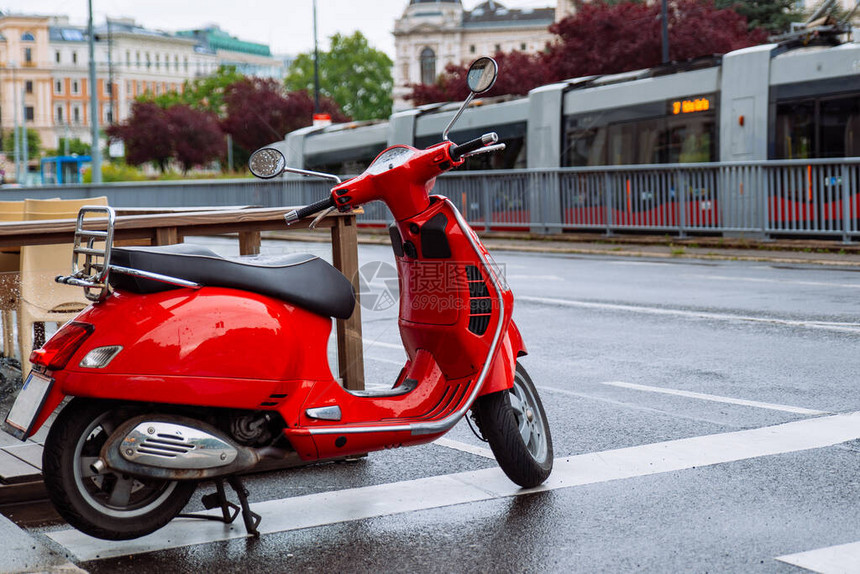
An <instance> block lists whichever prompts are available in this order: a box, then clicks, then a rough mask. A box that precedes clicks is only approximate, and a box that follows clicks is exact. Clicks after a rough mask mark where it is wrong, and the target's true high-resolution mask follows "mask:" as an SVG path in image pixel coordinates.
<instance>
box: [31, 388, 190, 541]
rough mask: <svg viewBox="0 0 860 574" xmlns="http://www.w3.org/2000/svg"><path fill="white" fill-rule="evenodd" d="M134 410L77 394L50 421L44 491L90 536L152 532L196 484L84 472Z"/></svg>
mask: <svg viewBox="0 0 860 574" xmlns="http://www.w3.org/2000/svg"><path fill="white" fill-rule="evenodd" d="M138 414H141V411H140V410H139V409H135V408H134V407H129V406H121V405H117V404H115V403H109V402H105V401H95V400H91V399H79V398H78V399H74V400H72V401H71V402H70V403H69V404H68V405H66V407H65V408H64V409H63V410H62V411H61V412H60V414H59V416H57V420H56V421H54V424H53V425H51V430H50V432H49V433H48V438H47V440H46V441H45V449H44V451H43V454H42V474H43V477H44V480H45V486H46V488H47V490H48V495H49V496H50V498H51V502H53V503H54V507H55V508H56V509H57V512H59V513H60V516H62V517H63V518H65V519H66V521H68V523H69V524H71V525H72V526H74V527H75V528H77V529H78V530H80V531H82V532H85V533H86V534H89V535H90V536H95V537H96V538H102V539H105V540H128V539H131V538H138V537H140V536H144V535H146V534H149V533H151V532H154V531H156V530H158V529H159V528H161V527H162V526H164V525H165V524H167V523H168V522H170V520H171V519H172V518H173V517H175V516H176V515H177V514H179V512H180V511H181V510H182V509H183V508H184V507H185V505H186V504H187V503H188V499H189V498H191V495H192V494H194V490H195V489H196V488H197V483H196V482H194V481H166V480H157V479H151V478H135V477H131V476H127V475H121V474H117V473H113V472H110V471H105V472H102V473H101V474H98V475H96V474H95V473H94V472H93V471H92V470H90V468H89V467H90V465H91V464H92V463H93V462H94V461H95V460H96V458H97V457H98V454H99V452H100V450H101V447H102V445H103V444H104V442H105V441H106V440H107V437H108V436H109V434H110V432H112V431H113V430H114V429H115V428H117V427H118V426H119V425H120V424H122V423H123V422H125V421H127V420H128V419H130V418H131V417H133V416H135V415H138Z"/></svg>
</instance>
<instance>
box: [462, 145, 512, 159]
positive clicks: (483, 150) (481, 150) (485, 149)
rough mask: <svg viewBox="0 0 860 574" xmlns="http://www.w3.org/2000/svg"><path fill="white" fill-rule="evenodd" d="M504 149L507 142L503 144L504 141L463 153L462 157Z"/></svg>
mask: <svg viewBox="0 0 860 574" xmlns="http://www.w3.org/2000/svg"><path fill="white" fill-rule="evenodd" d="M503 149H505V144H503V143H500V144H495V145H488V146H487V147H482V148H478V149H476V150H475V151H470V152H469V153H467V154H463V156H462V157H463V158H464V159H465V158H467V157H472V156H473V155H478V154H482V153H492V152H494V151H502V150H503Z"/></svg>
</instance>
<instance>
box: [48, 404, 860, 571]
mask: <svg viewBox="0 0 860 574" xmlns="http://www.w3.org/2000/svg"><path fill="white" fill-rule="evenodd" d="M858 438H860V412H855V413H849V414H841V415H833V416H827V417H819V418H813V419H804V420H801V421H795V422H790V423H785V424H781V425H776V426H770V427H763V428H758V429H752V430H743V431H736V432H729V433H721V434H714V435H706V436H699V437H693V438H686V439H679V440H673V441H667V442H660V443H654V444H648V445H642V446H636V447H629V448H622V449H617V450H610V451H604V452H597V453H589V454H582V455H577V456H571V457H568V458H565V459H561V460H559V459H556V461H555V468H554V470H553V473H552V475H551V476H550V477H549V479H548V480H547V482H546V483H545V484H543V485H542V486H540V487H537V488H535V489H521V488H519V487H517V486H516V485H515V484H513V483H512V482H510V481H509V480H508V479H507V477H505V475H504V474H503V473H502V472H501V471H500V470H499V469H497V468H490V469H484V470H478V471H472V472H462V473H456V474H449V475H442V476H432V477H427V478H422V479H417V480H410V481H403V482H395V483H390V484H379V485H374V486H366V487H360V488H353V489H346V490H339V491H332V492H322V493H317V494H310V495H307V496H297V497H292V498H286V499H281V500H270V501H266V502H259V503H255V504H253V505H252V508H253V510H254V511H255V512H257V513H259V514H260V515H262V517H263V520H262V523H261V524H260V527H259V530H260V532H261V534H267V533H273V532H285V531H289V530H298V529H302V528H312V527H316V526H325V525H328V524H335V523H339V522H348V521H353V520H363V519H368V518H373V517H379V516H386V515H391V514H399V513H405V512H414V511H419V510H427V509H432V508H441V507H445V506H451V505H456V504H467V503H473V502H480V501H487V500H493V499H498V498H506V497H511V496H517V495H521V494H528V493H533V492H541V491H546V490H554V489H560V488H571V487H576V486H582V485H586V484H594V483H600V482H607V481H612V480H621V479H627V478H634V477H640V476H648V475H653V474H659V473H665V472H674V471H679V470H684V469H689V468H693V467H702V466H709V465H714V464H721V463H727V462H733V461H738V460H745V459H751V458H757V457H762V456H771V455H776V454H784V453H789V452H797V451H803V450H809V449H815V448H823V447H827V446H832V445H835V444H839V443H842V442H846V441H849V440H855V439H858ZM239 522H241V521H239ZM47 535H48V536H49V537H50V538H52V539H53V540H54V541H55V542H57V543H59V544H60V545H62V546H64V547H65V548H66V549H67V550H69V551H70V552H71V553H72V554H74V555H75V556H76V557H77V558H78V559H79V560H85V561H86V560H97V559H101V558H109V557H116V556H125V555H130V554H139V553H144V552H154V551H158V550H164V549H168V548H178V547H183V546H192V545H197V544H204V543H209V542H215V541H219V540H229V539H234V538H241V537H244V536H245V531H244V529H243V527H242V526H241V524H240V523H239V524H233V525H230V526H227V525H223V524H219V523H217V522H209V521H199V520H198V521H193V520H188V519H177V520H174V521H173V522H171V523H170V524H168V525H167V526H165V527H164V528H162V529H161V530H159V531H158V532H155V533H153V534H150V535H149V536H145V537H142V538H139V539H137V540H131V541H124V542H111V541H106V540H97V539H95V538H91V537H89V536H87V535H85V534H82V533H80V532H78V531H76V530H71V529H70V530H62V531H56V532H51V533H48V534H47Z"/></svg>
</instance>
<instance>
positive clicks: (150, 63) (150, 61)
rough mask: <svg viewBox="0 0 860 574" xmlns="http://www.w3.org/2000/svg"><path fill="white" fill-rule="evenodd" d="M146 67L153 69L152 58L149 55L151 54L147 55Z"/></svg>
mask: <svg viewBox="0 0 860 574" xmlns="http://www.w3.org/2000/svg"><path fill="white" fill-rule="evenodd" d="M146 67H147V68H151V67H152V57H151V56H150V55H149V52H147V53H146Z"/></svg>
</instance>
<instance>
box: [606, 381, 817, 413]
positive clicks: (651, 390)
mask: <svg viewBox="0 0 860 574" xmlns="http://www.w3.org/2000/svg"><path fill="white" fill-rule="evenodd" d="M600 384H601V385H609V386H612V387H621V388H624V389H633V390H636V391H646V392H649V393H662V394H665V395H675V396H679V397H687V398H690V399H701V400H704V401H713V402H716V403H727V404H730V405H742V406H745V407H755V408H758V409H769V410H772V411H783V412H786V413H794V414H798V415H809V416H821V415H827V414H830V413H828V412H825V411H816V410H812V409H805V408H802V407H792V406H789V405H777V404H774V403H763V402H759V401H748V400H746V399H734V398H731V397H720V396H717V395H709V394H705V393H694V392H691V391H681V390H678V389H666V388H663V387H650V386H648V385H637V384H636V383H625V382H622V381H605V382H602V383H600Z"/></svg>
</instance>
